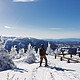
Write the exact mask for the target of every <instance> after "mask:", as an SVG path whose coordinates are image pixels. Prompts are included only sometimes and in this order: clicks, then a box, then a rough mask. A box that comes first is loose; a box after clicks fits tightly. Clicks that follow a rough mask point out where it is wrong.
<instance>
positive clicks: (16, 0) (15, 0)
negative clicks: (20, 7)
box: [13, 0, 37, 2]
mask: <svg viewBox="0 0 80 80" xmlns="http://www.w3.org/2000/svg"><path fill="white" fill-rule="evenodd" d="M34 1H37V0H13V2H34Z"/></svg>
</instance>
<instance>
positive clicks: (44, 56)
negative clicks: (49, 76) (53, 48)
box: [39, 44, 48, 67]
mask: <svg viewBox="0 0 80 80" xmlns="http://www.w3.org/2000/svg"><path fill="white" fill-rule="evenodd" d="M39 55H40V67H41V66H42V61H43V59H44V60H45V67H46V66H48V64H47V57H46V55H47V54H46V50H45V49H44V44H41V48H40V50H39Z"/></svg>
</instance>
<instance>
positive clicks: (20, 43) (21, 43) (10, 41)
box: [3, 37, 57, 51]
mask: <svg viewBox="0 0 80 80" xmlns="http://www.w3.org/2000/svg"><path fill="white" fill-rule="evenodd" d="M3 39H4V40H5V41H7V42H6V46H5V48H6V49H7V50H9V51H10V50H11V47H12V46H14V45H16V48H17V51H18V50H19V49H21V48H24V49H25V50H27V47H28V44H29V43H31V45H32V46H33V47H35V49H36V51H37V50H38V48H40V47H41V44H44V45H45V49H47V46H48V42H50V44H51V48H52V49H53V50H54V49H56V48H57V45H56V44H55V43H54V42H51V41H45V40H40V39H35V38H28V37H25V38H20V37H19V38H17V37H3Z"/></svg>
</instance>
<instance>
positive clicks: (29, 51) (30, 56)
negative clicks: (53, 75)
mask: <svg viewBox="0 0 80 80" xmlns="http://www.w3.org/2000/svg"><path fill="white" fill-rule="evenodd" d="M26 53H27V58H26V59H25V62H27V63H33V62H35V60H36V57H35V53H36V51H35V49H34V48H32V46H31V44H30V43H29V45H28V49H27V52H26Z"/></svg>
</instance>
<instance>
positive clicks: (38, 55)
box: [37, 48, 40, 57]
mask: <svg viewBox="0 0 80 80" xmlns="http://www.w3.org/2000/svg"><path fill="white" fill-rule="evenodd" d="M39 50H40V49H39V48H38V51H37V57H39Z"/></svg>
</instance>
